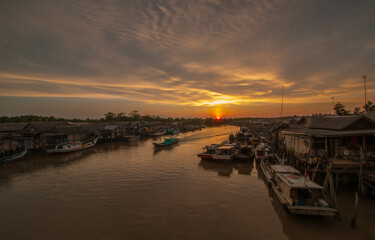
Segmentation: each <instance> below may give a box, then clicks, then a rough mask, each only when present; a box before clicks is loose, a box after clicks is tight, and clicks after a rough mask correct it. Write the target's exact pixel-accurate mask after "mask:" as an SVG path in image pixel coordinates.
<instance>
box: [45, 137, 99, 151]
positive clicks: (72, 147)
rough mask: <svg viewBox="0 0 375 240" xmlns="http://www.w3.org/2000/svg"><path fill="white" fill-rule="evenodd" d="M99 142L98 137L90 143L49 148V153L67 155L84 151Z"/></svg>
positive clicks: (70, 143) (63, 144)
mask: <svg viewBox="0 0 375 240" xmlns="http://www.w3.org/2000/svg"><path fill="white" fill-rule="evenodd" d="M97 141H98V137H96V138H95V139H93V140H90V141H84V142H82V141H75V142H66V143H61V144H58V145H56V146H55V147H54V148H47V149H46V152H47V153H67V152H75V151H80V150H84V149H87V148H91V147H93V146H95V144H96V143H97Z"/></svg>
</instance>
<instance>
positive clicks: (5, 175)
mask: <svg viewBox="0 0 375 240" xmlns="http://www.w3.org/2000/svg"><path fill="white" fill-rule="evenodd" d="M120 147H121V144H116V143H111V144H99V145H96V146H95V147H94V148H88V149H85V150H82V151H76V152H70V153H65V154H54V155H49V154H48V155H47V154H44V153H43V152H40V153H33V154H32V155H30V156H28V157H27V158H25V159H21V160H18V161H16V162H13V163H12V164H6V165H3V166H1V168H0V182H2V181H5V182H7V181H9V180H10V179H11V178H12V176H14V175H17V174H20V173H26V172H33V171H36V170H38V169H44V168H49V167H58V166H63V165H70V164H73V163H76V162H79V161H82V160H84V159H86V158H88V157H89V156H90V155H92V154H94V153H98V152H109V151H114V150H116V149H118V148H120Z"/></svg>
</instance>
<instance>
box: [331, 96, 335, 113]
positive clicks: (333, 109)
mask: <svg viewBox="0 0 375 240" xmlns="http://www.w3.org/2000/svg"><path fill="white" fill-rule="evenodd" d="M331 98H332V111H333V115H335V97H331Z"/></svg>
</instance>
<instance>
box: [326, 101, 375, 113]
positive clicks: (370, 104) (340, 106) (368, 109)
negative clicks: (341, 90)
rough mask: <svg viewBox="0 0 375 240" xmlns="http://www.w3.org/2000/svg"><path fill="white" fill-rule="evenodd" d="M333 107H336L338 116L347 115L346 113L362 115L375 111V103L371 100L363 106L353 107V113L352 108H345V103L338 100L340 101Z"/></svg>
mask: <svg viewBox="0 0 375 240" xmlns="http://www.w3.org/2000/svg"><path fill="white" fill-rule="evenodd" d="M333 109H334V111H335V113H336V115H338V116H345V115H351V114H354V115H360V114H366V113H369V112H375V105H374V104H373V102H372V101H370V100H369V101H367V103H366V104H365V105H363V106H362V107H355V108H354V109H353V113H352V112H351V110H347V109H346V108H345V105H344V104H342V103H341V102H338V103H336V104H335V106H334V108H333Z"/></svg>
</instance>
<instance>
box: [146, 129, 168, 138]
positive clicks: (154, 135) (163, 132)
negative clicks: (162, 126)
mask: <svg viewBox="0 0 375 240" xmlns="http://www.w3.org/2000/svg"><path fill="white" fill-rule="evenodd" d="M164 134H165V131H164V130H160V131H153V132H150V133H148V135H149V136H151V137H157V136H162V135H164Z"/></svg>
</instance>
